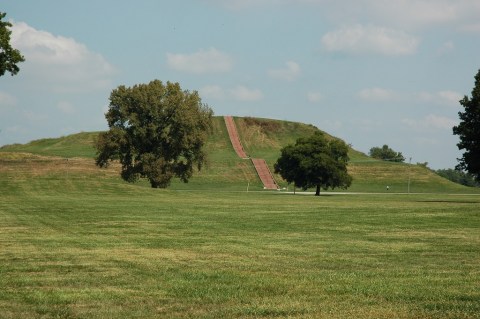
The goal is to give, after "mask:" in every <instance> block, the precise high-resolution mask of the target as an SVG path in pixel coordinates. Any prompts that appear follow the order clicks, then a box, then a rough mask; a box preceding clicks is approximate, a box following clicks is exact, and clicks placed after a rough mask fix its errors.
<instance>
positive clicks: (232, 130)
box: [224, 116, 248, 159]
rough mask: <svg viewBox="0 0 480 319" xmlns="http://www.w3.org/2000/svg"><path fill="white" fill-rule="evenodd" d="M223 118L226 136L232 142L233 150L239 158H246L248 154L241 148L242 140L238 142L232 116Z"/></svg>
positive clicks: (238, 138)
mask: <svg viewBox="0 0 480 319" xmlns="http://www.w3.org/2000/svg"><path fill="white" fill-rule="evenodd" d="M224 118H225V125H226V126H227V131H228V136H229V137H230V141H231V142H232V146H233V149H234V150H235V152H237V155H238V156H239V157H240V158H243V159H247V158H248V155H247V153H245V150H244V149H243V146H242V142H240V137H239V136H238V132H237V127H236V126H235V122H234V121H233V117H231V116H224Z"/></svg>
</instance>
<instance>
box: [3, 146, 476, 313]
mask: <svg viewBox="0 0 480 319" xmlns="http://www.w3.org/2000/svg"><path fill="white" fill-rule="evenodd" d="M187 185H188V184H187ZM0 318H480V196H478V195H459V194H458V195H445V194H444V195H435V194H421V195H413V194H410V195H408V194H402V195H393V194H361V195H354V194H349V195H331V194H326V195H324V196H320V197H314V196H306V195H298V194H297V195H292V194H287V193H284V192H248V193H247V192H246V191H224V190H222V189H202V188H200V189H194V188H192V189H190V190H180V189H177V190H158V189H150V188H148V187H145V185H142V184H136V185H131V184H126V183H123V182H122V181H121V180H119V178H118V176H117V171H116V170H115V167H113V168H112V169H109V170H98V169H96V168H95V166H94V165H93V163H92V160H91V159H81V158H71V159H69V160H68V161H67V160H66V159H64V158H59V157H45V156H37V155H27V154H22V153H0Z"/></svg>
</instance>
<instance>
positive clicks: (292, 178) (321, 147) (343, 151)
mask: <svg viewBox="0 0 480 319" xmlns="http://www.w3.org/2000/svg"><path fill="white" fill-rule="evenodd" d="M348 160H349V158H348V146H347V145H346V144H345V143H344V142H343V141H341V140H338V139H332V140H327V139H326V138H325V136H324V135H323V133H321V132H315V134H314V135H312V136H311V137H308V138H299V139H298V140H297V141H296V143H295V145H288V146H286V147H284V148H282V150H281V155H280V158H279V159H278V160H277V162H276V163H275V166H274V168H275V173H279V174H280V175H281V176H282V178H283V179H285V180H286V181H287V182H288V183H292V182H293V183H295V186H298V187H301V188H302V189H304V190H306V189H307V188H310V187H316V192H315V195H316V196H319V195H320V188H323V189H325V190H326V189H328V188H332V189H334V188H335V187H340V188H344V189H346V188H348V187H349V186H350V185H351V183H352V177H351V176H350V175H349V174H348V172H347V163H348Z"/></svg>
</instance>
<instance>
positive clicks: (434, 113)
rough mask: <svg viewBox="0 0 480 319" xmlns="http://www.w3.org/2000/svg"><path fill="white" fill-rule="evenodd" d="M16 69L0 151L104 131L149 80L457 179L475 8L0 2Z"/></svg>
mask: <svg viewBox="0 0 480 319" xmlns="http://www.w3.org/2000/svg"><path fill="white" fill-rule="evenodd" d="M0 11H4V12H6V13H7V19H8V20H10V21H11V22H12V23H13V24H14V26H13V28H12V29H13V34H12V44H13V46H14V47H16V48H18V49H20V51H21V52H22V53H23V54H24V56H25V58H26V60H27V61H26V62H25V63H22V64H20V68H21V71H20V73H19V74H18V75H17V76H14V77H11V76H10V75H9V74H7V75H5V76H3V77H1V78H0V130H1V131H0V145H4V144H11V143H25V142H28V141H30V140H33V139H38V138H45V137H59V136H62V135H67V134H71V133H77V132H80V131H94V130H105V129H106V128H107V125H106V121H105V118H104V115H103V114H104V113H105V111H106V110H107V107H108V98H109V95H110V92H111V91H112V90H113V89H114V88H116V87H117V86H118V85H127V86H131V85H134V84H138V83H148V82H149V81H151V80H153V79H160V80H162V81H174V82H179V83H180V85H181V86H182V88H183V89H188V90H197V91H199V93H200V96H201V97H202V100H203V102H204V103H207V104H208V105H209V106H210V107H211V108H212V109H213V110H214V112H215V114H216V115H237V116H256V117H266V118H274V119H281V120H291V121H300V122H304V123H308V124H313V125H315V126H317V127H319V128H320V129H323V130H325V131H327V132H328V133H330V134H333V135H335V136H338V137H340V138H342V139H344V140H345V141H346V142H347V143H349V144H352V145H353V147H354V148H356V149H358V150H360V151H363V152H365V153H368V151H369V149H370V148H371V147H373V146H381V145H383V144H388V145H389V146H390V147H392V148H393V149H395V150H396V151H400V152H402V153H403V154H404V156H405V157H407V158H409V157H412V162H413V163H416V162H428V163H429V166H430V167H432V168H435V169H438V168H450V167H453V166H455V164H456V158H457V157H460V152H459V151H458V149H457V147H456V143H457V142H458V137H457V136H453V135H452V129H451V128H452V126H453V125H455V124H457V123H458V115H457V113H458V112H459V111H461V110H462V109H461V107H460V105H459V103H458V100H459V99H460V98H461V97H462V96H464V95H468V96H470V94H471V90H472V88H473V85H474V79H473V77H474V75H475V74H476V73H477V71H478V70H479V69H480V20H479V19H478V17H479V16H480V1H478V0H389V1H385V0H350V1H347V0H343V1H342V0H336V1H333V0H223V1H221V0H196V1H194V0H179V1H154V0H149V1H147V0H138V1H123V0H122V1H118V0H115V1H113V0H102V1H92V0H84V1H70V0H55V1H54V0H42V1H37V0H23V1H18V0H2V4H1V8H0Z"/></svg>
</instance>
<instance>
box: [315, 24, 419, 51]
mask: <svg viewBox="0 0 480 319" xmlns="http://www.w3.org/2000/svg"><path fill="white" fill-rule="evenodd" d="M419 42H420V41H419V39H418V38H417V37H414V36H412V35H409V34H407V33H405V32H403V31H397V30H392V29H388V28H383V27H374V26H362V25H355V26H351V27H345V28H342V29H339V30H336V31H333V32H329V33H327V34H325V35H324V36H323V37H322V44H323V46H324V48H325V49H326V50H327V51H330V52H344V53H353V54H365V53H375V54H383V55H408V54H413V53H414V52H415V51H416V50H417V47H418V44H419Z"/></svg>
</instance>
